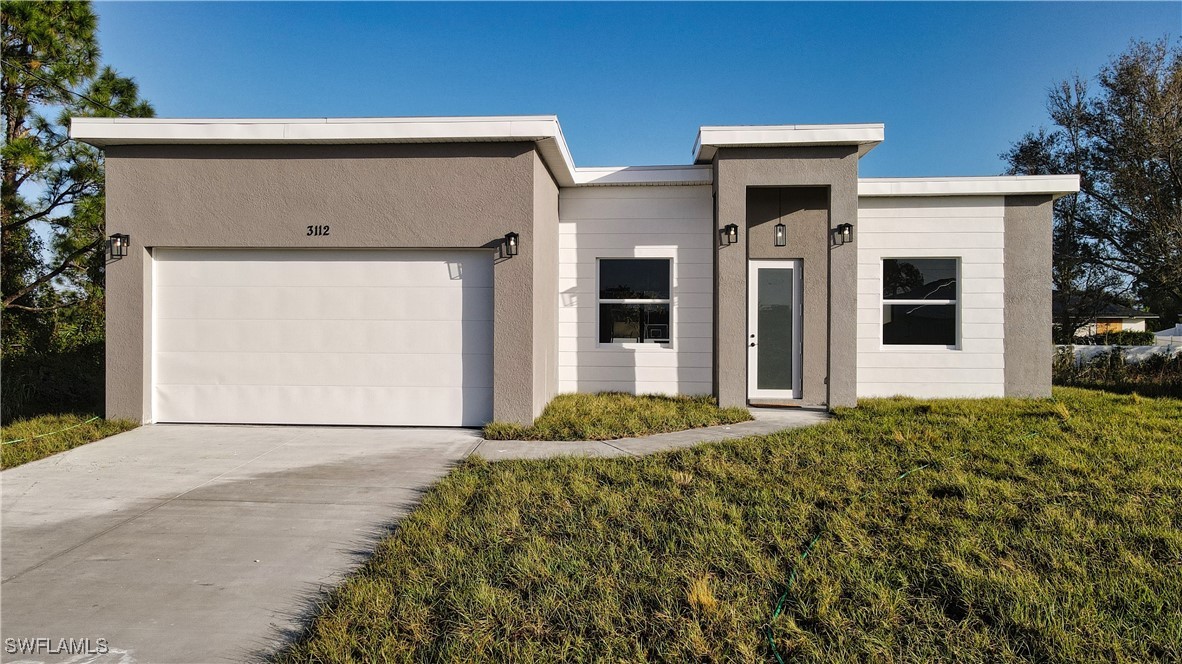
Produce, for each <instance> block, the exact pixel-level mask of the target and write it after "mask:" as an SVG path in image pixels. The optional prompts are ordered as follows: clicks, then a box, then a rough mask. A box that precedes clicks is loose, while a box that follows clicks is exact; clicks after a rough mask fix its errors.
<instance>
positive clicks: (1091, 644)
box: [278, 389, 1182, 662]
mask: <svg viewBox="0 0 1182 664" xmlns="http://www.w3.org/2000/svg"><path fill="white" fill-rule="evenodd" d="M928 464H930V466H928V467H926V468H922V469H920V470H915V472H912V473H911V474H909V475H907V476H906V477H903V478H902V479H898V478H899V476H900V475H902V474H904V473H905V472H907V471H909V470H913V469H917V468H921V467H923V466H925V465H928ZM818 533H819V534H820V537H819V539H817V540H816V544H815V546H814V547H813V548H812V549H811V552H810V554H809V555H808V557H807V558H806V559H804V560H803V561H801V560H800V556H801V552H802V551H803V550H804V549H805V547H806V545H807V544H808V543H809V542H810V541H812V540H813V539H814V538H815V537H817V535H818ZM798 563H799V567H798V568H797V579H796V581H795V583H794V584H793V585H791V587H788V586H787V585H786V580H787V579H788V578H789V576H790V574H791V573H792V571H793V569H794V567H797V565H798ZM782 595H783V596H784V598H785V599H784V601H783V610H782V612H781V614H780V615H779V616H778V617H776V618H774V619H773V617H772V615H773V610H774V608H775V606H776V603H777V600H778V598H780V597H781V596H782ZM769 623H770V630H771V631H770V634H771V637H772V640H774V644H775V646H774V647H775V652H776V653H778V654H779V655H780V656H782V657H783V658H784V659H785V660H786V661H810V662H834V661H838V662H862V661H868V660H869V661H886V662H890V661H925V662H926V661H956V662H1006V661H1046V662H1083V661H1152V660H1158V661H1178V660H1179V659H1180V658H1182V401H1180V400H1175V399H1166V398H1162V399H1148V398H1142V397H1138V396H1136V395H1127V396H1126V395H1111V394H1106V393H1102V392H1095V391H1088V390H1082V389H1058V390H1056V399H1055V400H1054V401H1050V400H1040V401H1023V400H980V401H957V400H948V401H926V402H925V401H915V400H908V399H899V400H878V401H871V402H868V403H864V404H863V405H862V407H860V408H858V409H856V410H843V411H841V412H839V414H838V417H837V418H836V419H835V420H834V421H832V422H830V423H827V424H823V425H820V426H816V427H812V428H807V429H794V430H790V431H785V432H782V433H779V434H775V435H771V436H765V437H759V438H747V439H741V440H735V441H728V442H722V443H715V444H710V445H703V446H699V447H696V448H692V449H688V450H681V451H676V452H669V453H664V454H659V455H654V456H648V457H639V458H619V459H586V458H560V459H553V460H546V461H507V462H499V463H488V462H484V461H480V460H470V461H468V462H466V463H464V464H463V465H462V466H460V467H459V468H458V469H457V470H455V471H454V472H452V473H451V474H450V475H448V476H447V477H446V478H445V479H444V480H442V481H441V482H440V483H439V484H438V485H436V486H435V487H434V488H433V489H432V490H431V491H430V492H429V493H428V494H427V495H426V496H425V497H424V499H423V502H422V505H421V506H420V507H419V508H418V509H416V510H415V511H414V512H413V513H411V514H410V515H409V516H408V517H407V518H406V519H405V520H403V521H402V523H401V524H400V525H399V527H398V529H397V531H396V532H395V533H394V534H393V535H391V536H390V537H388V538H386V539H385V540H384V541H383V542H381V544H380V545H379V546H378V548H377V550H376V551H375V553H374V556H373V558H372V559H371V560H370V561H369V562H368V563H367V564H366V565H365V566H364V567H362V568H361V569H360V570H359V571H358V572H357V573H356V574H354V575H353V576H351V577H350V578H349V579H348V580H347V581H346V582H345V583H344V584H343V585H341V586H340V587H339V588H338V589H337V590H336V591H334V592H333V593H332V594H331V595H330V596H329V597H328V598H327V599H326V601H325V604H324V606H323V607H322V610H321V612H320V615H319V616H318V617H317V618H316V619H315V620H314V622H313V623H312V624H311V626H310V628H309V631H308V633H307V634H306V635H305V637H304V638H303V639H302V640H301V641H299V642H298V643H297V644H296V645H294V646H293V647H292V649H291V650H289V651H287V652H284V653H282V654H280V655H279V656H278V658H279V660H280V661H286V662H297V661H317V662H329V661H331V662H341V661H352V662H366V661H410V660H415V661H464V662H467V661H520V662H567V661H613V662H616V661H675V662H687V661H726V662H729V661H743V662H760V661H762V662H774V661H775V656H774V654H773V650H772V646H771V645H770V643H769V638H768V634H767V633H766V632H765V627H764V626H765V625H768V624H769Z"/></svg>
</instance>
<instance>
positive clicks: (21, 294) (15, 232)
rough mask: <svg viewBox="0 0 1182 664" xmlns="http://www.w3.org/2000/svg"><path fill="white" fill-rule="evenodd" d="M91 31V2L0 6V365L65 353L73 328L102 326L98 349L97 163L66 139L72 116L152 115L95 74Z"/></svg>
mask: <svg viewBox="0 0 1182 664" xmlns="http://www.w3.org/2000/svg"><path fill="white" fill-rule="evenodd" d="M96 23H97V21H96V18H95V15H94V11H93V10H92V8H91V6H90V3H89V2H11V1H5V2H3V3H2V6H0V24H2V32H3V45H2V48H3V52H2V58H3V60H2V62H3V64H2V67H3V80H2V82H0V94H2V95H3V102H2V110H3V123H4V146H3V149H2V153H0V157H2V187H0V234H2V237H0V306H2V307H3V315H4V321H3V325H4V355H5V356H6V357H7V356H9V355H10V354H12V353H23V352H46V351H51V350H54V349H55V348H54V346H55V345H59V346H60V345H62V344H65V345H69V344H70V343H72V342H71V341H70V339H71V338H77V337H78V328H79V327H80V326H81V327H84V328H89V332H88V333H87V334H85V335H83V336H89V337H91V338H92V339H93V337H94V336H95V333H94V327H95V326H96V325H97V326H99V327H98V335H99V336H98V338H101V321H102V317H101V312H102V272H103V258H102V242H103V237H104V223H103V208H104V201H103V162H102V154H101V153H100V152H99V151H98V150H95V149H94V148H92V147H90V146H88V145H84V144H81V143H76V142H74V141H71V140H70V139H69V137H68V134H67V131H68V129H67V127H68V122H69V117H70V116H75V115H89V116H131V117H146V116H151V115H152V114H153V111H152V107H151V106H150V105H149V104H147V103H146V102H144V101H142V100H140V99H139V94H138V90H137V88H136V85H135V82H134V81H132V80H131V79H129V78H126V77H123V76H120V75H119V74H117V73H116V72H115V71H114V70H112V69H111V68H110V67H101V66H100V61H99V46H98V41H97V39H96V35H95V28H96ZM63 331H65V332H66V334H65V335H64V336H63V335H62V332H63ZM71 331H72V333H73V337H71V334H70V333H71Z"/></svg>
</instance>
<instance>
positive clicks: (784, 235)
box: [776, 224, 788, 247]
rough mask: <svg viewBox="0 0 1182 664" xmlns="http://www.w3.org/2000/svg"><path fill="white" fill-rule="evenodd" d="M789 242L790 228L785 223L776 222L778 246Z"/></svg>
mask: <svg viewBox="0 0 1182 664" xmlns="http://www.w3.org/2000/svg"><path fill="white" fill-rule="evenodd" d="M786 244H788V228H787V227H786V226H784V224H776V246H777V247H782V246H784V245H786Z"/></svg>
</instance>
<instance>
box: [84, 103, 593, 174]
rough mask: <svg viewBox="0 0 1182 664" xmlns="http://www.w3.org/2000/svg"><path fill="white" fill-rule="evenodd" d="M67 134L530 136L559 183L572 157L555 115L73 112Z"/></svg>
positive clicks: (234, 139)
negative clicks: (101, 115) (246, 116)
mask: <svg viewBox="0 0 1182 664" xmlns="http://www.w3.org/2000/svg"><path fill="white" fill-rule="evenodd" d="M70 137H71V138H74V139H76V140H79V141H83V142H85V143H90V144H91V145H95V146H99V147H103V146H107V145H137V144H157V145H159V144H226V143H233V144H239V143H261V144H265V143H301V144H317V143H323V144H333V143H336V144H340V143H435V142H440V143H443V142H451V143H460V142H490V141H530V142H534V143H537V144H538V151H539V152H540V153H541V155H542V158H543V159H544V160H545V162H546V165H547V166H548V167H549V168H550V171H551V172H552V173H553V174H554V177H555V179H556V180H558V183H559V184H560V185H562V186H572V185H574V184H575V182H574V175H573V174H574V162H573V161H572V160H571V156H570V150H569V149H568V148H567V146H566V140H565V139H564V138H563V136H562V128H561V127H560V126H559V124H558V118H557V117H555V116H553V115H523V116H502V117H439V118H293V119H279V118H262V119H249V120H244V119H204V118H202V119H185V118H182V119H172V118H167V119H166V118H71V119H70Z"/></svg>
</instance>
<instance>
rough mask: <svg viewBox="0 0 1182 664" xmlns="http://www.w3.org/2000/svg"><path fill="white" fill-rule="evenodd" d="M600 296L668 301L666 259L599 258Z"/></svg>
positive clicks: (616, 298) (606, 298)
mask: <svg viewBox="0 0 1182 664" xmlns="http://www.w3.org/2000/svg"><path fill="white" fill-rule="evenodd" d="M599 299H601V300H668V299H669V259H667V258H658V259H650V258H639V259H638V258H605V259H601V260H600V261H599Z"/></svg>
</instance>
